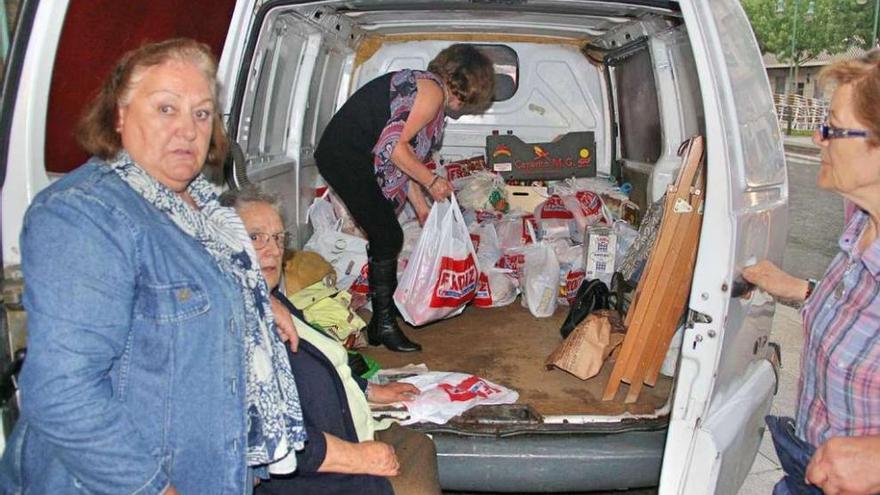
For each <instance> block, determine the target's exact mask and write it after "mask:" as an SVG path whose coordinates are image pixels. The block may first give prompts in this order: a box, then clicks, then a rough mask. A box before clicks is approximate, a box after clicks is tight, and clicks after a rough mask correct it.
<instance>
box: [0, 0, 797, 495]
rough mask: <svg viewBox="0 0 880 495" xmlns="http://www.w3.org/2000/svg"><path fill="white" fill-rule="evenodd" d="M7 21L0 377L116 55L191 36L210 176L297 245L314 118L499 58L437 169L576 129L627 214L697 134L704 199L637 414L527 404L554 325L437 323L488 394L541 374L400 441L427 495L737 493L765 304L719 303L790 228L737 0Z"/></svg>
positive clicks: (576, 393) (751, 454)
mask: <svg viewBox="0 0 880 495" xmlns="http://www.w3.org/2000/svg"><path fill="white" fill-rule="evenodd" d="M20 9H21V10H20V13H19V16H18V23H17V28H16V31H15V34H14V37H13V38H12V43H11V51H10V53H9V57H8V59H7V64H6V65H7V69H6V75H5V78H4V81H3V84H4V85H3V93H2V111H0V180H2V181H3V182H2V183H3V189H2V239H0V240H2V260H3V267H4V276H5V280H4V311H3V318H2V320H0V323H2V324H3V328H2V333H3V335H4V339H2V340H3V345H4V346H5V347H8V348H5V349H0V350H2V351H3V352H2V355H3V356H2V359H3V360H4V362H3V363H2V364H4V365H5V364H6V363H8V361H9V358H10V356H11V355H13V353H14V351H16V350H18V349H20V348H21V347H23V346H24V342H25V339H24V335H25V331H26V330H25V326H26V325H25V315H24V314H23V310H22V308H21V305H20V289H21V284H22V280H21V275H20V271H19V270H17V268H16V267H17V264H18V263H19V261H20V258H21V253H20V251H19V244H18V235H19V231H20V229H21V223H22V218H23V214H24V211H25V209H26V208H27V206H28V204H29V203H30V201H31V200H32V198H33V197H34V195H35V194H36V193H37V192H38V191H40V190H41V189H42V188H44V187H45V186H46V185H47V184H49V183H50V182H51V181H52V180H53V179H54V178H56V177H58V176H59V175H60V174H63V173H65V172H66V171H69V170H71V169H72V168H73V167H75V166H77V165H78V164H80V163H82V162H83V161H84V159H85V156H83V155H82V153H81V152H80V151H78V150H77V149H76V146H75V144H73V141H72V138H71V132H70V130H71V128H72V125H73V122H75V120H76V117H77V115H78V114H79V110H80V108H81V107H82V105H83V104H84V102H85V101H86V100H87V99H88V97H89V96H90V93H91V92H92V91H94V89H95V88H96V87H97V85H98V83H99V81H100V80H101V78H102V77H103V76H104V75H105V74H106V73H107V71H108V70H109V68H110V66H111V64H112V63H113V62H114V61H115V60H116V58H118V56H119V55H120V54H121V53H122V52H124V51H125V50H127V49H130V48H132V47H134V46H137V45H138V44H140V43H141V42H142V41H143V40H145V39H149V40H156V39H161V38H165V37H170V36H191V37H195V38H198V39H200V40H203V41H206V42H208V43H209V44H211V45H212V46H213V47H214V48H215V49H216V50H217V53H219V54H222V56H221V60H220V82H221V85H222V94H221V101H222V104H223V113H224V116H225V119H226V122H227V124H228V129H229V133H230V136H231V138H232V140H233V141H235V142H236V143H237V145H238V147H237V150H238V151H239V153H235V155H236V157H235V160H234V163H235V165H236V167H234V168H233V172H231V173H230V175H229V177H228V180H229V181H231V182H232V183H239V182H241V181H244V180H249V181H251V182H254V183H258V184H261V185H263V186H264V187H265V188H267V189H269V190H271V191H273V192H277V193H279V194H281V195H282V196H283V197H284V199H285V203H286V209H287V211H286V213H287V219H288V222H289V224H290V225H289V226H288V227H289V228H290V230H291V231H295V232H296V233H297V236H296V238H295V239H294V243H295V244H296V246H301V245H302V244H303V243H304V242H305V241H306V240H307V238H308V236H309V234H310V230H309V227H308V224H307V220H306V209H307V207H308V205H309V204H310V203H311V201H312V199H313V198H314V197H315V190H316V188H317V187H319V186H320V185H321V182H320V178H319V175H318V173H317V169H316V167H315V161H314V158H313V152H314V150H315V146H316V144H317V141H318V139H319V138H320V136H321V132H322V130H323V129H324V127H325V125H326V124H327V122H328V121H329V119H330V117H331V116H332V115H333V113H334V111H335V110H336V109H338V108H339V107H340V106H341V104H342V103H343V102H344V101H345V100H346V98H347V97H348V95H350V94H351V93H353V92H354V91H355V90H356V89H357V88H358V87H360V86H361V85H362V84H364V83H366V82H367V81H369V80H371V79H372V78H374V77H376V76H378V75H381V74H383V73H385V72H387V71H390V70H395V69H400V68H417V69H421V68H424V67H426V65H427V63H428V61H429V60H430V59H431V58H432V57H433V56H434V55H435V54H436V53H437V52H438V51H439V50H440V49H442V48H443V47H445V46H447V45H448V44H450V43H453V42H465V43H474V44H477V45H480V46H482V47H485V48H489V47H491V48H489V49H490V50H492V51H493V53H496V54H497V55H498V56H499V57H501V58H503V59H504V62H503V63H502V62H499V59H496V62H498V63H497V69H498V71H499V73H500V75H501V76H500V77H505V78H507V79H505V82H506V84H505V85H504V86H505V87H506V89H507V90H508V91H507V92H506V94H498V95H496V101H495V102H494V103H493V105H492V106H491V108H489V110H488V111H487V113H486V114H484V115H481V116H466V117H463V118H461V119H459V120H455V121H450V122H449V123H448V126H447V128H446V132H445V139H444V144H443V149H442V150H441V154H442V155H443V156H444V157H445V158H446V159H450V160H455V159H458V158H465V157H470V156H473V155H477V154H481V153H483V152H484V150H485V145H486V136H487V135H490V134H491V133H492V131H494V130H500V131H501V132H502V133H506V132H507V131H508V130H509V131H512V133H514V134H515V135H517V136H518V137H520V138H521V139H522V140H524V141H526V142H543V141H550V140H552V139H553V138H554V137H556V136H558V135H561V134H564V133H567V132H572V131H588V132H591V133H593V135H594V137H595V146H596V149H595V159H596V165H597V167H598V169H599V172H600V173H603V174H610V175H615V176H617V177H622V178H624V179H625V180H626V181H627V182H629V183H630V184H632V186H633V192H632V199H633V201H635V202H636V203H638V204H639V205H640V206H641V207H642V209H644V208H645V207H646V206H647V205H648V204H650V203H651V202H653V201H655V200H657V199H658V198H660V196H661V195H662V194H663V192H664V191H665V188H666V186H667V185H668V184H670V183H671V182H672V181H673V180H674V179H675V176H676V173H677V170H678V168H679V166H680V158H679V157H677V156H676V151H677V150H678V148H679V145H680V143H681V142H682V141H683V140H685V139H687V138H688V137H690V136H692V135H697V134H700V135H703V136H705V139H706V163H707V175H706V203H705V210H704V220H703V224H702V232H701V242H700V246H699V252H698V257H697V262H696V269H695V275H694V278H693V283H692V286H691V291H690V300H689V304H688V311H687V315H686V318H685V323H684V325H683V326H684V330H683V332H681V335H682V337H681V341H680V342H677V343H676V345H679V344H680V346H681V352H680V358H679V360H678V363H677V369H676V371H675V373H674V377H672V378H663V379H661V380H660V381H659V382H658V384H657V386H655V387H654V388H652V389H650V390H648V389H646V390H645V391H644V392H643V393H642V396H641V397H640V399H639V402H637V403H636V404H624V403H622V402H615V401H610V402H606V401H602V400H601V388H599V389H595V385H592V386H591V385H589V384H575V385H572V386H563V387H557V388H553V387H551V386H550V385H547V386H546V388H545V389H543V390H539V389H541V388H542V387H543V384H542V383H541V382H542V380H543V379H542V378H541V377H542V376H545V375H541V374H542V373H557V374H561V373H562V372H559V371H556V372H547V371H545V370H544V369H543V367H541V366H540V363H542V362H543V359H544V357H545V355H537V353H536V352H531V353H530V352H529V351H530V349H523V345H518V343H519V342H522V341H523V339H522V336H523V335H524V334H525V333H526V332H538V331H544V332H547V335H548V336H553V337H555V338H556V339H557V340H558V338H559V337H558V323H559V318H557V319H556V320H550V321H549V322H548V320H534V319H531V318H518V317H515V316H512V315H519V314H527V313H517V312H513V311H512V310H511V311H510V312H507V311H506V310H505V309H500V310H477V309H468V310H467V311H465V313H464V314H463V315H462V316H460V317H457V318H455V319H452V320H448V321H446V322H444V323H443V324H442V325H449V326H450V327H448V328H452V326H456V327H458V328H461V327H465V328H470V329H472V330H473V335H474V341H473V342H457V343H456V342H448V343H447V344H446V347H443V345H441V344H438V345H437V346H435V349H434V350H433V351H432V350H431V349H426V352H434V353H435V354H432V356H438V355H440V356H442V352H446V353H447V355H446V358H447V359H446V360H445V361H444V360H443V359H440V360H439V361H434V362H431V363H429V365H430V366H431V367H437V368H439V369H456V370H462V369H466V370H469V371H471V372H479V373H480V374H481V375H483V376H485V377H486V378H489V379H491V380H494V381H498V382H501V383H504V382H505V375H506V374H507V373H512V372H513V371H512V368H514V367H517V366H531V364H528V363H529V362H528V361H527V360H528V359H532V357H533V358H534V360H535V363H537V364H536V365H535V366H534V367H533V370H534V374H535V377H536V381H537V382H538V383H537V385H536V390H533V391H532V392H531V393H529V392H528V391H525V392H523V391H521V398H520V402H519V403H518V404H516V405H515V406H508V407H498V408H490V409H486V410H484V411H480V412H479V413H477V414H473V415H470V416H468V417H467V418H462V419H459V420H456V421H453V422H451V423H449V424H447V425H444V426H442V427H437V426H431V425H420V426H419V428H421V429H423V430H424V431H426V432H429V433H430V434H431V435H432V437H433V439H434V441H435V443H436V445H437V450H438V456H439V466H440V476H441V483H442V485H443V487H444V489H448V490H467V491H494V492H539V491H545V492H553V491H557V492H559V491H586V490H606V489H623V488H631V487H643V486H657V485H659V487H660V493H664V494H665V493H670V494H671V493H681V494H709V493H730V494H732V493H736V492H737V490H738V489H739V487H740V485H741V484H742V482H743V480H744V479H745V477H746V475H747V473H748V472H749V469H750V467H751V465H752V462H753V460H754V458H755V454H756V452H757V450H758V446H759V443H760V441H761V436H762V434H763V430H764V427H763V417H764V415H765V414H766V413H767V412H768V411H769V409H770V404H771V402H772V397H773V394H774V389H775V386H776V376H775V371H774V369H775V368H774V364H773V353H772V347H771V346H769V345H768V337H769V332H770V325H771V320H772V317H773V313H774V303H773V302H772V300H771V299H769V298H767V297H765V296H761V295H760V294H755V295H754V296H753V297H751V298H750V299H743V298H741V297H739V296H740V295H741V294H740V292H742V291H741V290H740V287H741V284H739V283H738V280H739V279H740V272H741V270H742V267H743V266H745V265H748V264H751V263H753V262H754V261H755V260H757V259H763V258H769V259H770V260H772V261H774V262H777V263H780V262H781V256H782V252H783V247H784V242H785V237H786V234H787V224H788V218H787V204H788V184H787V177H786V170H785V163H784V160H783V148H782V141H781V137H780V133H779V130H778V128H777V123H776V118H775V116H774V114H773V104H772V100H771V97H770V89H769V84H768V82H767V78H766V75H765V72H764V70H763V66H762V63H761V57H760V54H759V52H758V47H757V44H756V42H755V40H754V36H753V34H752V32H751V29H750V26H749V23H748V20H747V18H746V16H745V14H744V12H743V10H742V8H741V7H740V4H739V1H738V0H680V1H676V0H620V1H608V0H445V1H422V0H383V1H368V0H321V1H312V2H309V1H285V0H272V1H267V0H238V1H236V0H192V1H188V2H175V1H169V0H161V1H160V0H152V1H151V2H119V1H116V0H95V1H90V2H69V1H66V0H44V1H35V0H22V1H21V5H20ZM585 46H587V47H588V49H586V50H584V47H585ZM585 52H587V53H589V54H590V57H589V58H588V57H587V56H585ZM24 283H26V281H24ZM561 311H562V310H558V311H557V312H558V313H559V312H561ZM490 326H491V327H493V328H495V327H500V328H503V329H504V332H502V333H503V335H504V338H503V339H499V340H497V341H494V342H482V344H484V345H485V346H486V347H485V348H486V349H489V350H490V351H491V352H490V353H488V354H486V353H484V354H483V355H482V358H478V357H474V356H476V355H474V356H472V357H471V358H468V359H464V358H461V356H457V355H456V353H455V348H456V345H458V346H459V348H461V347H463V346H469V347H474V346H475V345H476V344H474V342H477V341H478V340H485V339H486V338H487V337H486V335H487V334H488V333H487V332H482V330H484V329H485V328H488V327H490ZM440 328H441V327H439V326H437V327H430V328H429V329H426V330H423V331H424V332H439V331H441V330H440ZM496 333H497V332H496ZM425 335H427V334H425ZM450 335H451V333H450ZM493 335H495V334H493ZM415 337H416V340H420V339H419V334H416V335H415ZM440 347H443V348H440ZM443 349H446V351H443ZM438 353H439V354H438ZM531 354H535V356H531ZM407 358H411V359H418V358H417V357H411V356H407ZM3 369H5V366H4V368H3ZM546 376H549V375H546ZM573 380H574V379H573ZM574 381H575V382H577V380H574ZM601 386H604V383H603V384H601ZM591 387H593V388H591ZM596 390H598V392H596ZM5 413H6V414H5V415H4V420H5V422H6V425H5V431H6V432H8V431H9V421H10V418H11V417H12V414H11V412H10V409H9V408H7V409H6V410H5Z"/></svg>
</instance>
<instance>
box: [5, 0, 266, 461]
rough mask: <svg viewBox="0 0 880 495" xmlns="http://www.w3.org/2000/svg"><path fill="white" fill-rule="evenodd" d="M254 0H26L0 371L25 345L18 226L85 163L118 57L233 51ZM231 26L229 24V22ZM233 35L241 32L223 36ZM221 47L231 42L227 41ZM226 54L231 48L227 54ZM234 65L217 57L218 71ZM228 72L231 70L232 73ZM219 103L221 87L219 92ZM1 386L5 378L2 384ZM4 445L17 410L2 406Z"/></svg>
mask: <svg viewBox="0 0 880 495" xmlns="http://www.w3.org/2000/svg"><path fill="white" fill-rule="evenodd" d="M256 3H257V0H238V1H237V0H188V1H186V2H181V1H179V0H151V1H150V2H120V1H118V0H89V1H67V0H52V1H37V0H21V2H20V4H19V9H20V11H19V15H18V22H17V25H16V28H15V32H14V35H13V38H12V40H11V45H10V51H9V56H8V58H7V64H6V74H5V77H4V80H3V92H2V96H3V99H2V102H0V183H2V184H3V186H2V193H0V199H2V206H0V212H2V237H0V243H2V261H3V268H4V279H3V289H4V290H3V296H4V297H3V307H2V314H0V339H2V340H0V341H2V344H3V345H0V371H2V370H5V369H7V366H8V363H9V362H10V356H12V355H14V353H15V351H17V350H18V349H20V348H21V347H23V346H24V341H25V323H24V322H25V318H24V311H23V309H22V307H21V272H20V270H17V269H16V267H17V265H18V264H19V263H20V260H21V252H20V250H19V243H18V239H19V232H20V231H21V227H22V220H23V218H24V212H25V210H26V209H27V207H28V205H29V204H30V202H31V201H32V199H33V197H34V196H35V195H36V194H37V193H38V192H39V191H40V190H42V189H43V188H45V187H46V186H47V185H48V184H49V183H50V182H51V181H52V179H53V178H54V177H57V176H59V175H61V174H64V173H66V172H69V171H70V170H73V169H74V168H75V167H77V166H78V165H79V164H81V163H83V162H84V161H85V160H86V158H87V157H86V155H85V153H83V152H82V151H81V150H80V149H79V148H78V146H77V145H76V143H75V141H74V138H73V128H74V126H75V124H76V121H77V119H78V118H79V116H80V114H81V113H82V109H83V108H84V106H85V105H86V104H87V102H88V101H89V100H90V99H91V97H92V96H93V95H94V94H95V92H96V91H97V89H98V86H99V85H100V83H101V82H102V80H103V79H104V77H105V76H106V75H107V74H108V73H109V71H110V69H111V68H112V66H113V64H114V63H115V62H116V60H117V59H118V58H119V57H120V55H122V54H123V53H124V52H126V51H127V50H130V49H132V48H135V47H137V46H139V45H141V44H142V43H144V42H147V41H156V40H162V39H166V38H172V37H191V38H195V39H197V40H199V41H202V42H204V43H207V44H208V45H209V46H211V48H212V49H213V51H214V53H215V54H216V55H217V56H218V57H220V55H221V53H222V54H223V61H224V62H227V61H228V60H235V59H236V57H240V51H238V52H236V49H238V48H239V47H240V45H241V43H242V39H245V37H246V36H247V34H248V31H247V29H246V28H242V26H248V25H249V23H250V21H251V16H252V14H253V12H254V11H255V8H256V6H255V4H256ZM230 25H232V26H233V28H232V29H230ZM227 32H234V33H235V35H232V36H229V37H227ZM224 47H225V48H224ZM225 52H230V53H229V54H228V55H227V53H225ZM227 67H229V63H228V62H227V63H225V64H221V70H223V69H225V68H227ZM227 72H228V70H227ZM220 97H221V100H222V98H223V94H221V95H220ZM4 385H5V384H4ZM0 414H2V415H3V416H4V417H3V418H2V421H0V425H2V426H3V428H2V430H3V431H2V435H0V451H2V448H3V446H4V443H5V442H4V439H5V436H6V433H8V428H9V427H10V426H11V421H10V420H9V418H10V417H14V416H15V415H14V413H13V412H11V408H4V409H2V410H0Z"/></svg>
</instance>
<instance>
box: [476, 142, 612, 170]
mask: <svg viewBox="0 0 880 495" xmlns="http://www.w3.org/2000/svg"><path fill="white" fill-rule="evenodd" d="M595 155H596V140H595V135H594V134H593V133H592V132H588V131H584V132H569V133H568V134H565V135H564V136H562V137H561V138H559V139H556V140H555V141H552V142H549V143H526V142H523V141H522V140H521V139H520V138H518V137H516V136H514V135H512V134H505V135H500V134H492V135H490V136H487V137H486V159H487V162H488V166H489V169H490V170H493V171H495V172H497V173H499V174H501V176H502V177H504V179H505V180H511V179H514V180H520V179H525V180H529V179H545V180H553V179H567V178H568V177H595V176H596V162H595Z"/></svg>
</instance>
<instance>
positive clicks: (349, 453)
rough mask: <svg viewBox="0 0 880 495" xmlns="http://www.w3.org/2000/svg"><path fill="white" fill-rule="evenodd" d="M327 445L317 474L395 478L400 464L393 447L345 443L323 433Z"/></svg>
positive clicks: (380, 443)
mask: <svg viewBox="0 0 880 495" xmlns="http://www.w3.org/2000/svg"><path fill="white" fill-rule="evenodd" d="M324 441H325V442H326V445H327V450H326V454H325V455H324V462H322V463H321V466H320V467H319V468H318V472H319V473H345V474H371V475H374V476H397V474H398V471H399V470H400V463H399V462H398V461H397V455H395V453H394V447H392V446H390V445H388V444H387V443H382V442H374V441H369V442H361V443H353V442H346V441H345V440H342V439H341V438H338V437H335V436H333V435H331V434H329V433H324Z"/></svg>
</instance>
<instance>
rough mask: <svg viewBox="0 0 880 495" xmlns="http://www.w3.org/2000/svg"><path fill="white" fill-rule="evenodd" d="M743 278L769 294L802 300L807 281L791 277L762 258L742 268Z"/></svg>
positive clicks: (781, 297)
mask: <svg viewBox="0 0 880 495" xmlns="http://www.w3.org/2000/svg"><path fill="white" fill-rule="evenodd" d="M742 274H743V278H745V279H746V280H748V281H749V282H751V283H753V284H755V285H757V286H758V287H759V288H760V289H762V290H764V291H766V292H768V293H769V294H770V295H771V296H773V297H776V298H780V299H786V300H790V301H797V302H803V300H804V299H805V298H806V295H807V284H808V283H807V281H806V280H804V279H802V278H797V277H793V276H791V275H789V274H787V273H785V272H784V271H782V269H781V268H779V267H778V266H776V265H774V264H773V263H772V262H771V261H767V260H762V261H759V262H758V263H756V264H754V265H752V266H747V267H745V268H743V273H742Z"/></svg>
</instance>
